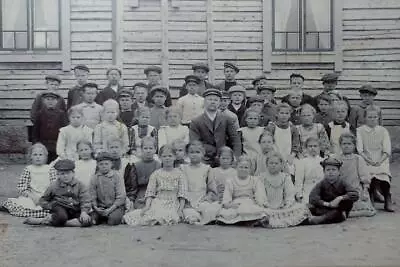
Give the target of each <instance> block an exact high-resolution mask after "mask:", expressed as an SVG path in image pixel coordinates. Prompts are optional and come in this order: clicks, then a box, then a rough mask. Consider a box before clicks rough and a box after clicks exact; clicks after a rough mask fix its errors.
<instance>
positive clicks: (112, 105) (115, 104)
mask: <svg viewBox="0 0 400 267" xmlns="http://www.w3.org/2000/svg"><path fill="white" fill-rule="evenodd" d="M103 108H104V110H105V109H107V108H115V109H117V110H119V104H118V102H117V101H116V100H114V99H108V100H106V101H104V103H103Z"/></svg>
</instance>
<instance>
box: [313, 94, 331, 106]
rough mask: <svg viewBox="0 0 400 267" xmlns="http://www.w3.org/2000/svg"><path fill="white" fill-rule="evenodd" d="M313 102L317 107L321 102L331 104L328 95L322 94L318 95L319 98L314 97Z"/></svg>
mask: <svg viewBox="0 0 400 267" xmlns="http://www.w3.org/2000/svg"><path fill="white" fill-rule="evenodd" d="M315 101H316V102H317V105H318V104H319V103H320V102H321V101H325V102H328V103H329V104H331V103H332V99H331V98H330V97H329V95H328V94H326V93H324V94H320V95H319V96H317V97H316V99H315Z"/></svg>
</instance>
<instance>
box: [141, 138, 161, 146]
mask: <svg viewBox="0 0 400 267" xmlns="http://www.w3.org/2000/svg"><path fill="white" fill-rule="evenodd" d="M146 142H151V143H152V144H153V146H154V148H157V143H156V139H155V138H153V137H151V136H145V137H143V138H142V141H141V142H140V148H143V147H144V144H145V143H146Z"/></svg>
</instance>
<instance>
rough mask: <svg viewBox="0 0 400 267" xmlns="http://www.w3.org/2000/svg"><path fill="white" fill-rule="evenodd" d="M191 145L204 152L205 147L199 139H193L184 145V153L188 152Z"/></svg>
mask: <svg viewBox="0 0 400 267" xmlns="http://www.w3.org/2000/svg"><path fill="white" fill-rule="evenodd" d="M191 147H200V149H201V151H202V152H203V154H204V153H205V149H204V145H203V143H202V142H200V141H199V140H193V141H192V142H190V143H189V144H188V145H187V146H186V153H189V149H190V148H191Z"/></svg>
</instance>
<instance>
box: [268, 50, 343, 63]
mask: <svg viewBox="0 0 400 267" xmlns="http://www.w3.org/2000/svg"><path fill="white" fill-rule="evenodd" d="M335 56H336V54H335V52H333V51H321V52H289V51H288V52H280V51H275V52H272V59H271V61H272V63H335Z"/></svg>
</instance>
